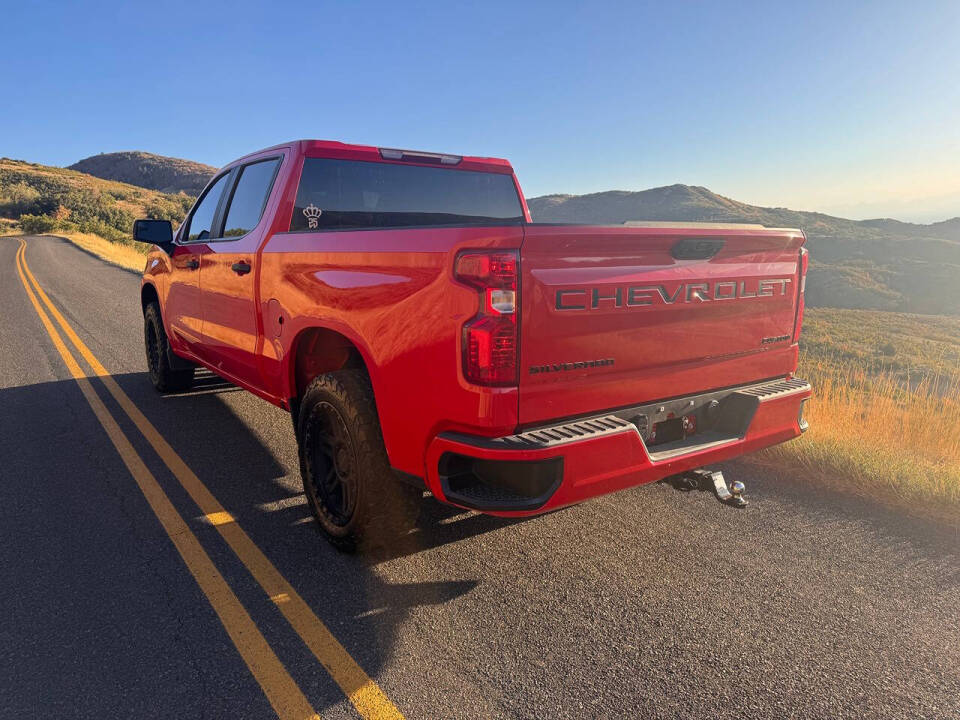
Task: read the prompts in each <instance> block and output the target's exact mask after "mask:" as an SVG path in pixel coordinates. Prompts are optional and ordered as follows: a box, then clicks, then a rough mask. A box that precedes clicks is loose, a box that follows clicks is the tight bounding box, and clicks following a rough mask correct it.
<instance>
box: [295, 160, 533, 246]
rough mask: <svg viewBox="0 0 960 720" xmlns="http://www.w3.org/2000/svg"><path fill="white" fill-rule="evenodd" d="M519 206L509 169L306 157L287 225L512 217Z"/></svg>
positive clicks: (402, 224) (342, 225)
mask: <svg viewBox="0 0 960 720" xmlns="http://www.w3.org/2000/svg"><path fill="white" fill-rule="evenodd" d="M522 220H523V209H522V207H521V205H520V198H519V197H518V196H517V189H516V186H515V185H514V182H513V177H512V176H510V175H499V174H497V173H486V172H474V171H471V170H453V169H446V168H432V167H421V166H418V165H392V164H388V163H377V162H363V161H354V160H328V159H324V158H307V159H305V160H304V161H303V174H302V175H301V177H300V187H299V188H298V189H297V204H296V207H295V208H294V211H293V218H292V219H291V221H290V229H291V230H293V231H297V230H336V229H340V228H384V227H406V226H411V225H451V224H469V223H478V224H486V223H514V222H521V221H522Z"/></svg>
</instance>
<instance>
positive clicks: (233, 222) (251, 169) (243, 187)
mask: <svg viewBox="0 0 960 720" xmlns="http://www.w3.org/2000/svg"><path fill="white" fill-rule="evenodd" d="M279 164H280V158H273V159H271V160H262V161H260V162H256V163H251V164H250V165H245V166H244V167H243V169H242V170H241V171H240V179H239V180H237V185H236V189H235V190H234V191H233V197H232V198H231V199H230V209H229V210H227V222H226V223H225V224H224V226H223V236H224V237H239V236H240V235H246V234H247V233H248V232H250V231H251V230H253V229H254V228H255V227H256V226H257V223H259V222H260V217H261V216H262V215H263V208H264V207H266V204H267V197H268V196H269V195H270V188H271V187H273V178H274V175H276V172H277V166H278V165H279Z"/></svg>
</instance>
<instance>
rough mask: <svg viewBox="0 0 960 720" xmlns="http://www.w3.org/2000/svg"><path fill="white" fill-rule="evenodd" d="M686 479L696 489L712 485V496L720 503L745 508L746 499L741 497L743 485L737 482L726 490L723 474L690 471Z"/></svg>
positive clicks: (712, 471)
mask: <svg viewBox="0 0 960 720" xmlns="http://www.w3.org/2000/svg"><path fill="white" fill-rule="evenodd" d="M686 479H687V480H688V481H689V482H690V484H691V485H693V486H694V487H698V488H707V487H710V486H711V485H712V486H713V492H714V494H715V495H716V496H717V499H718V500H719V501H720V502H722V503H725V504H727V505H732V506H733V507H737V508H744V507H746V506H747V499H746V498H745V497H743V491H744V490H745V489H746V487H745V486H744V484H743V483H742V482H740V481H739V480H737V481H735V482H734V483H733V484H732V485H731V486H730V487H729V488H728V487H727V481H726V480H724V479H723V473H722V472H720V471H719V470H703V469H701V470H691V471H690V472H689V473H687V474H686Z"/></svg>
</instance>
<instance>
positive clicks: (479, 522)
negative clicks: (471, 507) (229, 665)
mask: <svg viewBox="0 0 960 720" xmlns="http://www.w3.org/2000/svg"><path fill="white" fill-rule="evenodd" d="M113 377H114V380H115V381H116V382H117V383H118V384H119V385H120V387H121V388H122V389H123V391H124V392H125V393H126V394H127V395H128V396H129V397H130V399H131V400H132V401H133V402H134V403H135V404H136V405H137V407H138V408H139V409H140V410H141V411H142V412H143V413H144V415H146V417H147V418H148V419H149V421H150V422H151V423H152V424H153V425H154V426H155V427H156V428H157V430H158V431H159V432H160V433H161V434H162V435H163V436H164V438H165V439H166V441H167V442H168V443H169V444H170V446H171V447H172V448H173V449H174V451H175V452H176V453H177V454H178V455H179V456H180V457H181V458H182V459H183V460H184V462H185V463H186V464H187V465H188V466H189V467H190V469H191V470H192V471H193V472H194V473H195V474H196V475H197V477H198V478H200V480H201V481H202V482H203V484H204V485H206V487H207V488H208V489H209V490H210V492H211V493H212V494H213V496H214V497H215V498H216V499H217V500H218V501H219V502H220V504H222V505H223V506H224V507H225V508H226V509H227V510H228V512H229V513H230V514H231V515H232V516H233V517H234V518H235V519H236V521H237V523H238V524H239V525H240V527H242V528H243V530H244V531H245V532H246V533H247V534H248V535H249V536H250V538H251V539H252V540H253V542H254V543H255V544H256V545H257V546H258V547H259V548H260V549H261V550H263V552H264V553H265V554H266V555H267V556H268V558H269V559H270V561H271V562H272V563H273V564H274V565H275V566H276V567H277V569H278V570H279V571H280V572H281V574H282V575H283V576H284V577H285V578H286V579H287V580H288V581H289V582H290V583H291V584H292V585H293V587H294V588H295V589H296V590H297V591H298V592H299V593H300V595H301V596H302V597H303V598H304V600H305V601H306V602H307V604H308V605H309V606H310V607H311V608H312V609H313V610H314V612H315V613H316V614H317V616H318V617H319V618H320V619H321V620H322V621H323V622H324V623H325V624H326V625H327V627H328V628H330V629H331V631H333V632H334V634H335V636H336V637H337V639H338V640H339V641H340V642H341V644H343V645H344V647H346V648H347V650H348V651H349V652H350V654H351V655H352V656H353V657H354V658H355V659H356V660H357V661H358V662H359V663H360V664H361V666H362V667H363V668H364V670H365V671H366V672H367V673H368V674H369V675H370V676H371V677H374V678H376V677H377V675H378V673H379V672H380V671H381V669H382V668H383V667H384V666H385V665H386V664H387V663H388V662H389V660H390V658H391V656H392V653H393V650H394V647H395V643H396V639H397V637H398V633H399V629H400V627H401V626H402V625H403V624H404V623H405V622H407V621H408V618H409V616H410V614H411V613H412V612H415V611H416V610H417V608H424V609H426V608H429V607H431V606H439V605H445V604H447V603H451V602H456V601H457V599H458V598H460V597H462V596H464V595H466V594H467V593H470V592H471V591H472V590H473V589H474V588H475V587H476V586H477V584H478V580H477V579H476V578H475V577H471V576H469V574H466V573H464V574H458V573H456V572H455V571H454V572H453V573H451V572H450V571H449V570H448V571H446V573H443V572H440V571H436V570H434V569H432V568H428V569H427V570H426V571H418V572H415V573H413V574H412V575H411V573H410V571H409V567H406V566H402V567H400V569H399V572H398V571H397V566H396V563H395V562H392V561H398V560H402V559H403V558H406V557H410V556H413V555H416V554H418V553H421V552H424V551H427V550H430V549H432V548H437V547H440V546H443V545H447V544H450V543H456V542H459V541H462V540H465V539H467V538H471V537H475V536H477V535H482V534H484V533H489V532H494V531H497V530H499V529H503V528H505V527H509V526H510V525H513V524H516V523H518V522H523V521H524V520H523V519H517V520H504V519H498V518H493V517H489V516H483V515H477V514H475V513H470V512H465V511H462V510H459V509H456V508H451V507H448V506H444V505H441V504H439V503H437V502H436V501H434V500H433V499H432V498H431V497H429V496H428V495H425V497H424V500H423V511H422V513H421V517H420V519H419V521H418V523H417V525H416V527H415V528H414V529H413V530H412V531H411V532H410V533H408V534H407V535H406V536H404V537H402V538H399V539H398V541H397V542H396V543H395V544H391V546H390V547H389V548H383V547H380V548H371V549H369V550H368V551H366V552H363V553H358V554H355V555H344V554H342V553H339V552H337V551H335V550H334V549H333V548H332V547H331V546H330V545H329V544H328V543H327V542H326V541H325V540H324V539H323V537H322V535H321V533H320V532H319V530H318V528H317V526H316V523H315V522H314V521H313V518H312V516H311V515H310V512H309V508H308V506H307V505H306V502H305V500H304V498H303V495H302V484H301V481H300V477H299V471H298V460H297V448H296V443H295V440H294V437H293V431H292V426H291V423H290V418H289V414H288V413H286V412H284V411H282V410H280V409H278V408H274V407H273V406H270V405H268V404H267V403H264V402H263V401H261V400H259V399H257V398H254V397H253V396H251V395H250V394H249V393H243V392H239V391H238V389H237V388H235V387H234V386H232V385H230V384H229V383H225V382H223V381H222V380H220V379H219V378H218V377H216V376H213V375H210V374H208V373H200V374H198V379H197V380H198V381H197V383H196V385H195V386H194V388H192V389H191V390H190V391H188V392H185V393H182V394H170V395H159V394H157V393H156V392H155V391H154V389H153V387H152V385H151V383H150V381H149V377H148V375H147V374H146V373H127V374H118V375H115V376H113ZM91 383H92V384H93V385H94V387H95V388H96V391H97V392H98V394H99V395H100V396H101V398H103V400H104V402H105V403H106V404H107V406H108V409H109V410H110V412H111V413H112V414H113V415H114V417H115V418H116V419H117V421H118V422H119V423H120V425H121V428H122V429H123V431H124V433H125V434H127V436H128V437H129V438H130V440H131V442H133V444H134V446H135V447H136V449H137V451H138V452H139V453H140V454H141V455H142V457H143V459H144V461H145V462H146V463H147V465H148V467H149V468H150V470H151V471H152V472H153V474H154V475H155V476H156V477H157V480H158V482H160V484H161V486H162V487H163V488H164V490H165V491H166V492H167V493H168V495H169V496H170V498H171V500H172V501H173V502H174V504H175V505H176V507H177V509H178V510H179V512H180V513H181V515H183V517H184V518H185V519H186V520H187V521H188V523H189V525H190V527H191V529H193V530H194V532H195V533H196V534H197V536H198V537H199V538H200V539H201V542H202V543H203V544H204V545H205V547H208V548H212V549H208V552H211V553H213V552H214V551H215V550H216V544H217V543H219V540H218V539H216V531H215V530H214V529H213V528H212V527H210V526H209V524H208V523H206V522H205V521H204V519H203V516H202V513H201V512H200V511H199V509H198V508H197V507H196V506H195V505H194V504H193V501H192V500H190V499H189V496H188V495H187V494H186V493H185V491H184V490H183V488H182V487H180V486H179V483H178V482H177V481H176V479H175V476H174V475H173V473H171V472H170V471H169V470H168V469H167V468H166V466H164V464H163V462H162V461H161V460H160V458H159V456H158V455H156V453H154V452H153V451H152V449H151V448H150V446H149V445H148V443H147V442H146V441H145V440H144V438H143V437H142V436H141V435H140V434H139V432H138V431H137V430H136V428H135V426H134V425H133V423H132V422H131V421H130V420H129V419H128V418H127V417H126V416H125V415H124V414H123V412H122V411H121V410H120V407H119V405H117V404H116V402H115V401H114V400H113V398H112V397H111V396H110V395H109V394H108V393H107V391H106V389H105V388H104V387H103V386H102V384H100V383H99V381H97V380H91ZM76 391H77V388H76V386H75V384H74V382H73V381H72V380H71V381H58V382H52V383H45V384H43V385H33V386H29V387H20V388H12V389H7V390H0V417H2V416H3V414H4V410H3V408H14V407H15V408H17V412H18V413H21V416H20V417H19V418H18V419H17V422H20V423H21V424H24V423H25V424H27V425H31V426H35V427H42V426H43V424H44V422H45V418H44V417H29V418H24V417H22V413H24V412H27V413H29V412H30V408H31V407H37V408H44V409H43V410H42V412H45V413H49V412H50V410H49V408H50V405H51V403H50V402H49V401H48V402H39V403H38V402H35V400H36V399H37V397H38V395H43V396H44V397H47V398H48V399H49V398H53V397H55V396H57V395H59V394H61V393H63V392H69V393H72V394H74V395H75V394H76ZM12 395H17V396H18V398H19V401H18V402H16V403H12V402H9V401H10V400H11V399H12ZM78 407H82V405H78ZM84 412H85V411H84ZM78 414H79V411H78ZM245 418H249V420H247V419H245ZM10 419H12V418H10ZM75 432H77V433H84V434H86V435H88V436H89V437H90V438H91V441H95V442H96V446H97V447H98V448H99V450H98V452H102V453H112V452H114V450H113V449H112V446H111V445H110V443H109V441H108V440H107V437H106V435H105V434H104V433H103V432H102V430H101V428H100V427H99V425H98V424H97V423H96V421H95V420H94V417H93V414H92V413H90V414H89V417H82V418H78V419H77V422H76V430H75ZM101 435H102V437H100V436H101ZM21 442H24V438H21ZM22 451H23V455H22V457H21V458H20V462H19V463H18V467H20V468H29V467H31V460H30V456H31V454H32V455H34V456H35V457H36V458H39V457H41V456H43V455H44V454H47V453H49V447H48V446H47V444H46V442H45V440H44V438H43V437H42V436H38V437H36V439H35V440H31V441H28V442H27V447H25V448H22ZM73 467H74V472H75V476H74V477H72V478H70V479H69V482H73V483H87V482H91V481H92V480H93V479H94V478H95V477H96V474H97V473H98V472H99V468H98V467H96V466H95V465H93V464H91V462H90V458H89V457H78V458H76V462H75V463H73ZM92 487H95V484H92ZM121 487H123V486H122V485H121ZM129 492H130V493H131V494H133V495H134V496H137V499H136V502H139V491H138V489H137V487H136V484H135V483H134V482H133V481H132V479H131V482H130V484H129ZM231 562H232V561H231ZM233 564H234V565H236V563H233ZM223 572H224V575H225V576H226V577H227V579H228V581H229V582H231V584H233V585H240V584H245V585H246V590H238V594H240V595H241V597H243V596H244V593H245V594H246V595H247V596H248V597H250V596H251V595H250V593H254V596H255V594H256V590H255V589H256V586H255V585H253V583H252V580H251V579H250V578H249V577H247V576H245V575H244V574H243V572H242V571H241V572H239V573H238V572H237V571H234V570H231V569H230V568H229V567H227V568H225V569H224V570H223ZM411 578H414V579H413V581H411ZM241 587H242V585H241ZM252 588H253V589H252ZM265 607H266V609H263V608H260V609H252V610H251V614H253V615H254V616H255V619H257V620H258V622H262V621H263V619H262V618H261V614H263V613H266V614H269V613H270V612H271V606H270V604H266V606H265ZM268 622H278V621H277V619H276V618H273V619H272V620H268ZM281 624H282V622H281ZM301 650H302V649H301ZM300 667H303V668H309V672H311V673H312V674H313V676H315V677H316V676H317V674H320V675H325V671H324V670H323V669H322V667H321V666H320V665H319V664H313V663H310V662H304V663H301V664H300ZM304 672H308V671H307V670H304ZM321 684H322V685H324V686H326V684H327V683H326V681H321ZM334 689H335V686H334ZM325 695H329V693H326V692H325ZM312 699H313V700H314V702H317V699H316V698H312ZM341 700H342V694H340V691H336V692H334V693H333V695H329V697H327V698H326V699H325V700H324V699H323V698H321V699H320V702H319V703H318V707H317V709H318V710H321V711H322V707H320V706H322V705H324V703H325V702H330V703H332V702H338V701H341Z"/></svg>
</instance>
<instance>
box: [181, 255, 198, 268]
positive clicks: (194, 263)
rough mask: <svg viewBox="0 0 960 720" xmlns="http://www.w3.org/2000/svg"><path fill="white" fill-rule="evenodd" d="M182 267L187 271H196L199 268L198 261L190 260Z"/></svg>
mask: <svg viewBox="0 0 960 720" xmlns="http://www.w3.org/2000/svg"><path fill="white" fill-rule="evenodd" d="M183 266H184V267H185V268H187V269H188V270H196V269H197V268H198V267H200V261H199V260H197V259H196V258H190V259H189V260H187V261H186V262H185V263H184V264H183Z"/></svg>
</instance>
